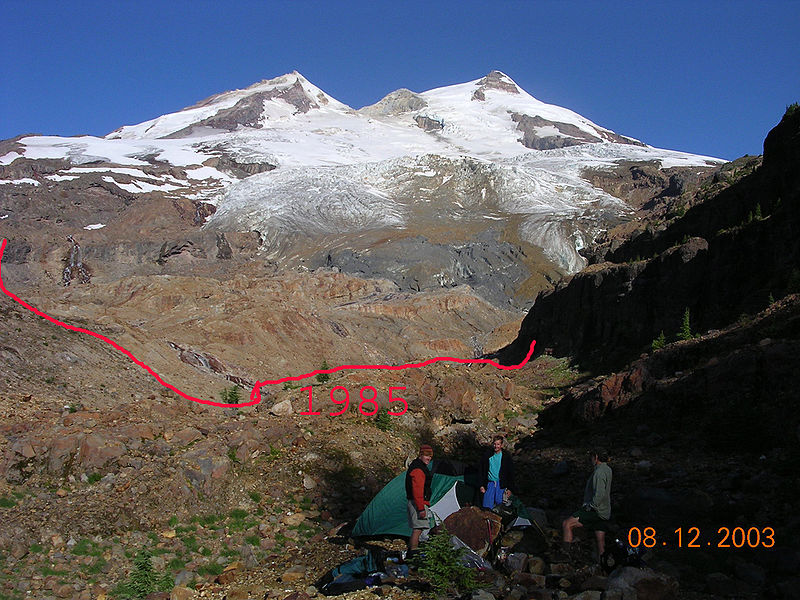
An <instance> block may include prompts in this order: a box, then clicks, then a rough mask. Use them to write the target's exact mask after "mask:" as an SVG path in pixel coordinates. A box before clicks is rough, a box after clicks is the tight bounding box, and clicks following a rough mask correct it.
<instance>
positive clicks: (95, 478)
mask: <svg viewBox="0 0 800 600" xmlns="http://www.w3.org/2000/svg"><path fill="white" fill-rule="evenodd" d="M102 478H103V476H102V475H100V473H92V474H91V475H89V483H97V482H98V481H100V480H101V479H102Z"/></svg>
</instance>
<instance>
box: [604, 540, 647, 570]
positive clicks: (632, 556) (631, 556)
mask: <svg viewBox="0 0 800 600" xmlns="http://www.w3.org/2000/svg"><path fill="white" fill-rule="evenodd" d="M644 552H645V549H644V548H643V547H639V548H632V547H631V546H629V545H628V544H626V543H625V542H623V541H622V540H620V539H618V538H617V539H615V540H614V541H613V542H612V543H611V544H609V546H608V548H606V551H605V552H603V555H602V556H601V557H600V564H601V565H602V567H603V570H604V571H605V572H606V573H611V571H613V570H614V569H616V568H617V567H638V568H642V567H644V566H646V565H645V562H644V561H643V560H642V555H643V554H644Z"/></svg>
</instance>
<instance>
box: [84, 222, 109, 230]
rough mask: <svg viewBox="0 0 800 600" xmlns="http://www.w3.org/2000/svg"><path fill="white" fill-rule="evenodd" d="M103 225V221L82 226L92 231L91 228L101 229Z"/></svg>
mask: <svg viewBox="0 0 800 600" xmlns="http://www.w3.org/2000/svg"><path fill="white" fill-rule="evenodd" d="M105 226H106V224H105V223H93V224H92V225H87V226H86V227H84V229H86V230H88V231H92V230H93V229H102V228H103V227H105Z"/></svg>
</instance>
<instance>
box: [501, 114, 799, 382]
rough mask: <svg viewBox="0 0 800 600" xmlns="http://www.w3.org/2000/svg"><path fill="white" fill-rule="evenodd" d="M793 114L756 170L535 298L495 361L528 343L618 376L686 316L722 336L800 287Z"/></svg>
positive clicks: (510, 358)
mask: <svg viewBox="0 0 800 600" xmlns="http://www.w3.org/2000/svg"><path fill="white" fill-rule="evenodd" d="M798 167H800V111H787V114H786V115H785V116H784V118H783V119H782V120H781V122H780V123H779V124H778V125H777V126H776V127H775V128H774V129H773V130H772V131H771V132H770V133H769V135H768V136H767V139H766V141H765V142H764V161H763V165H762V166H761V167H760V168H759V169H757V170H756V171H755V172H754V173H752V174H751V175H749V176H747V177H744V178H743V179H742V180H741V181H739V182H738V183H736V184H735V185H733V186H731V187H729V188H727V189H725V190H724V191H722V192H720V193H719V194H717V195H716V196H713V197H712V198H710V199H708V200H707V201H705V202H704V203H702V204H699V205H697V206H694V207H692V208H691V209H690V210H689V211H688V212H687V213H686V214H685V215H684V216H683V217H682V218H681V219H679V220H677V221H676V222H674V223H673V224H672V225H671V226H670V227H668V228H667V229H666V230H664V231H663V232H660V233H655V234H652V235H640V236H639V237H637V238H636V239H634V240H631V241H630V242H628V243H626V244H624V245H623V246H621V247H620V248H619V249H618V250H617V251H616V252H615V253H613V254H612V256H611V259H612V260H613V262H605V263H601V264H597V265H592V266H591V267H589V268H587V269H586V270H584V271H582V272H581V273H578V274H577V275H575V276H573V277H572V278H571V279H568V280H565V281H564V282H562V283H561V284H559V285H558V286H557V287H556V288H555V289H554V290H552V291H547V292H543V293H542V294H540V295H539V297H538V298H537V299H536V302H535V304H534V306H533V308H532V309H531V311H530V312H529V313H528V315H527V316H526V318H525V319H524V321H523V323H522V327H521V328H520V332H519V335H518V337H517V339H516V340H515V341H514V342H513V343H512V344H510V345H509V346H507V347H506V348H504V349H502V350H501V351H500V352H499V353H498V355H499V358H500V360H501V361H503V362H505V363H506V364H515V363H517V362H519V360H521V359H522V358H523V357H524V355H525V353H526V352H527V349H528V348H529V347H530V342H531V340H532V339H536V340H537V346H536V347H537V350H539V351H543V350H544V349H545V348H550V349H552V351H553V352H554V353H555V354H558V355H562V356H565V355H570V356H573V357H575V358H576V360H578V361H579V362H581V363H583V364H585V365H589V366H593V367H597V368H601V369H603V368H611V369H613V368H616V367H619V366H621V365H623V364H624V363H625V362H627V361H629V360H631V359H632V358H635V357H636V356H638V355H639V353H641V352H642V351H644V350H647V349H648V348H649V346H650V343H651V341H652V340H653V339H654V338H656V337H657V336H658V335H659V333H660V332H661V331H663V332H664V333H665V334H666V336H667V339H668V340H670V339H674V338H675V334H676V333H677V331H678V330H679V329H680V326H681V321H682V318H683V315H684V313H685V311H686V309H687V308H688V309H689V312H690V315H691V325H692V329H693V331H695V332H697V331H701V332H702V331H706V330H709V329H714V328H722V327H724V326H726V325H729V324H730V323H732V322H734V321H736V320H737V319H738V318H740V317H741V316H742V315H743V314H754V313H756V312H758V311H760V310H762V309H763V308H765V307H766V305H767V304H768V300H769V299H770V297H775V298H780V297H782V296H784V295H785V294H787V293H790V292H792V291H799V290H795V289H794V288H795V287H797V285H798V281H800V272H798V265H800V168H798Z"/></svg>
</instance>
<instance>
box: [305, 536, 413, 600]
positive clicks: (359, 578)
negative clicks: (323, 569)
mask: <svg viewBox="0 0 800 600" xmlns="http://www.w3.org/2000/svg"><path fill="white" fill-rule="evenodd" d="M400 560H401V557H400V553H399V552H389V551H386V550H383V549H381V548H374V549H367V550H366V551H365V552H364V554H363V555H362V556H356V557H355V558H352V559H350V560H348V561H346V562H344V563H342V564H341V565H339V566H338V567H335V568H333V569H331V570H330V571H328V572H327V573H325V575H323V576H322V577H321V578H320V579H319V580H318V581H317V583H316V584H315V587H316V588H317V589H318V590H319V592H320V593H321V594H323V595H325V596H337V595H339V594H344V593H346V592H353V591H356V590H363V589H365V588H367V587H371V586H376V585H381V583H382V582H383V580H384V579H387V578H397V579H399V578H401V577H404V576H406V575H408V567H406V565H401V564H399V561H400ZM384 569H385V571H384ZM387 573H388V575H387Z"/></svg>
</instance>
